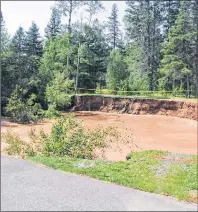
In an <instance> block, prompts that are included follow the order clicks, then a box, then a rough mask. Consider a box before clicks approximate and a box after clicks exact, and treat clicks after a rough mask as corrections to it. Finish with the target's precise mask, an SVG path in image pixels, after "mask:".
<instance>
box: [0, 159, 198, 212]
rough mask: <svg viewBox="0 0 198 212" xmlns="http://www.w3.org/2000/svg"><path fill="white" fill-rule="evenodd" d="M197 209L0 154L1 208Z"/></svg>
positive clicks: (169, 199) (195, 206) (83, 209)
mask: <svg viewBox="0 0 198 212" xmlns="http://www.w3.org/2000/svg"><path fill="white" fill-rule="evenodd" d="M67 210H69V211H71V210H74V211H94V210H100V211H101V210H103V211H104V210H106V211H123V210H125V211H126V210H128V211H129V210H130V211H131V210H135V211H140V210H144V211H149V210H150V211H160V210H161V211H192V210H194V211H196V210H197V205H196V204H186V203H183V202H177V201H176V200H173V199H172V198H169V197H164V196H161V195H155V194H151V193H147V192H142V191H138V190H135V189H130V188H125V187H122V186H118V185H114V184H110V183H104V182H101V181H99V180H94V179H90V178H88V177H83V176H78V175H73V174H67V173H63V172H60V171H56V170H52V169H48V168H44V167H39V166H37V165H34V164H31V163H29V162H27V161H24V160H19V159H14V158H9V157H4V156H2V157H1V211H67Z"/></svg>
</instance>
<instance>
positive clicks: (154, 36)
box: [125, 0, 163, 91]
mask: <svg viewBox="0 0 198 212" xmlns="http://www.w3.org/2000/svg"><path fill="white" fill-rule="evenodd" d="M126 3H127V9H126V14H125V27H126V35H127V36H128V38H129V41H130V42H135V43H136V44H138V45H139V47H140V52H141V60H140V61H139V62H140V63H141V64H140V67H141V68H140V72H145V73H146V74H147V76H148V81H149V90H151V91H152V90H155V89H156V87H157V85H156V82H157V68H158V67H159V61H160V54H159V52H160V43H161V42H162V34H161V27H162V13H161V11H162V6H163V4H162V2H160V1H150V0H141V1H138V2H135V1H127V2H126Z"/></svg>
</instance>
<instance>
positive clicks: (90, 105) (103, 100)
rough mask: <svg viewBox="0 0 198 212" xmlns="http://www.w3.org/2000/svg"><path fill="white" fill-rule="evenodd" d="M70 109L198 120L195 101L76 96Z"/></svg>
mask: <svg viewBox="0 0 198 212" xmlns="http://www.w3.org/2000/svg"><path fill="white" fill-rule="evenodd" d="M73 105H74V107H73V108H72V109H71V110H72V111H102V112H115V111H117V112H119V113H121V114H122V113H127V114H133V115H146V114H156V115H166V116H175V117H180V118H188V119H193V120H197V121H198V113H197V112H198V111H197V106H198V104H197V103H195V102H194V103H193V102H182V101H173V100H156V99H138V98H118V97H117V98H116V97H102V96H76V97H74V99H73Z"/></svg>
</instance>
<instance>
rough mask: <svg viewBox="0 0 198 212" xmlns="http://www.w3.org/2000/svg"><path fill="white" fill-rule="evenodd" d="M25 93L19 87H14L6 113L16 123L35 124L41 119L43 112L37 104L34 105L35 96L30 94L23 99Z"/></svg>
mask: <svg viewBox="0 0 198 212" xmlns="http://www.w3.org/2000/svg"><path fill="white" fill-rule="evenodd" d="M26 93H27V92H26V91H25V90H24V89H23V88H22V87H20V86H16V89H15V90H14V91H13V93H12V95H11V97H10V99H9V102H8V105H7V107H6V112H7V113H8V115H10V116H11V118H12V120H13V121H16V122H22V123H26V122H28V123H29V122H37V121H38V120H39V119H40V118H42V115H43V111H42V109H41V106H40V104H39V103H36V95H35V94H31V95H30V96H29V97H28V98H24V96H25V94H26Z"/></svg>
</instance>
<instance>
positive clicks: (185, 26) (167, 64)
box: [160, 2, 196, 96]
mask: <svg viewBox="0 0 198 212" xmlns="http://www.w3.org/2000/svg"><path fill="white" fill-rule="evenodd" d="M191 6H192V5H191V2H182V3H181V7H180V11H179V14H178V16H177V19H176V22H175V25H174V26H173V27H171V29H170V32H169V37H168V42H164V44H163V49H162V50H161V52H162V54H163V58H162V60H161V69H160V71H161V72H162V73H163V74H164V77H163V78H162V79H164V81H162V82H164V86H166V87H165V88H166V89H167V88H169V89H176V88H180V89H185V90H187V95H188V96H189V94H190V93H189V92H190V88H192V86H193V84H192V83H193V82H192V74H193V60H194V56H195V55H194V53H193V52H195V51H193V45H192V44H193V40H195V33H196V32H195V30H194V28H193V24H192V18H191V11H192V7H191ZM162 79H161V80H162ZM170 82H171V84H170ZM170 85H172V86H170ZM167 86H168V87H167Z"/></svg>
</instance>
